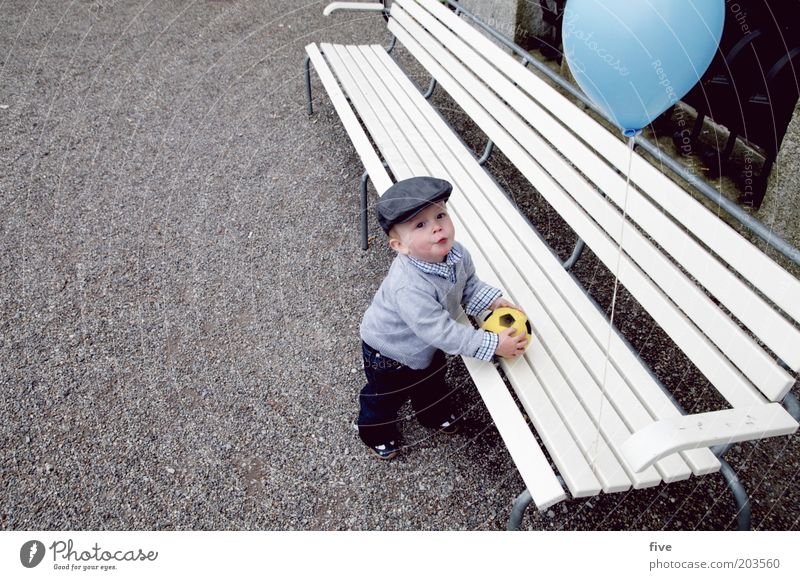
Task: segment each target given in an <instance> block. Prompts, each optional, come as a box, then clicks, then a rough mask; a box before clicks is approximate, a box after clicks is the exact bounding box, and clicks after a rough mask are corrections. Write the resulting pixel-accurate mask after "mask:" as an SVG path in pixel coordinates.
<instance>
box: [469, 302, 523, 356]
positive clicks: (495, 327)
mask: <svg viewBox="0 0 800 580" xmlns="http://www.w3.org/2000/svg"><path fill="white" fill-rule="evenodd" d="M480 325H481V328H483V329H484V330H488V331H489V332H495V333H497V334H500V333H501V332H503V331H504V330H507V329H508V328H515V329H516V330H517V334H516V335H515V336H518V335H519V333H520V332H522V333H524V334H525V335H526V336H527V338H528V345H527V346H526V347H525V348H526V349H527V348H528V347H529V346H530V345H531V323H530V322H528V317H527V316H525V314H524V313H522V312H520V311H519V310H517V309H516V308H508V307H506V306H503V307H501V308H498V309H497V310H493V311H491V312H489V313H488V314H485V315H484V317H483V319H482V320H481V321H480Z"/></svg>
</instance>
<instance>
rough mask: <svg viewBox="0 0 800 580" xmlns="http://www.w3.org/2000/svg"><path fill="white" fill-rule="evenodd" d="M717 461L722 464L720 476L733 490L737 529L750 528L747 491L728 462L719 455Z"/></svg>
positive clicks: (744, 530)
mask: <svg viewBox="0 0 800 580" xmlns="http://www.w3.org/2000/svg"><path fill="white" fill-rule="evenodd" d="M719 461H720V463H721V464H722V477H724V478H725V483H727V484H728V487H729V488H730V490H731V491H732V492H733V497H734V498H735V499H736V507H737V508H738V509H737V514H738V516H737V517H738V519H739V531H743V532H746V531H748V530H750V514H751V510H750V498H749V497H747V492H746V491H745V490H744V486H743V485H742V482H741V481H740V480H739V478H738V476H737V475H736V472H735V471H734V470H733V468H732V467H731V466H730V465H729V464H728V462H727V461H725V460H724V459H722V458H721V457H720V458H719Z"/></svg>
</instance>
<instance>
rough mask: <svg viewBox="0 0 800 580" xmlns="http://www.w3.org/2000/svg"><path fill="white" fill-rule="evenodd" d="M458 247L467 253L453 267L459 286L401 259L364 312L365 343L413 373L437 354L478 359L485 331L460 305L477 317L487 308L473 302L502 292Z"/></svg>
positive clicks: (399, 257) (393, 264)
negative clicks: (473, 323)
mask: <svg viewBox="0 0 800 580" xmlns="http://www.w3.org/2000/svg"><path fill="white" fill-rule="evenodd" d="M454 248H456V249H457V250H458V251H459V252H460V253H461V254H462V259H461V260H460V261H459V262H457V263H456V264H455V265H454V268H455V283H453V282H452V281H451V280H448V279H445V278H441V277H439V276H437V275H435V274H428V273H425V272H423V271H422V270H420V269H419V268H418V267H417V266H415V265H414V264H413V263H412V262H411V260H410V259H409V258H408V257H407V256H405V255H402V254H398V255H397V257H396V258H395V259H394V262H392V265H391V268H389V273H388V274H387V276H386V278H385V279H384V280H383V282H382V283H381V286H380V288H378V292H377V293H376V294H375V298H373V300H372V304H371V305H370V306H369V308H368V309H367V311H366V312H365V313H364V318H363V320H362V321H361V338H362V340H363V341H364V342H366V343H367V344H368V345H370V346H371V347H372V348H374V349H376V350H378V351H379V352H380V353H381V354H382V355H384V356H387V357H389V358H393V359H394V360H396V361H398V362H400V363H402V364H404V365H406V366H408V367H410V368H412V369H424V368H426V367H427V366H429V365H430V363H431V360H432V359H433V355H434V353H435V352H436V350H437V349H439V350H443V351H444V352H446V353H448V354H461V355H466V356H475V353H476V352H477V351H478V349H479V348H480V347H481V344H482V343H483V342H484V335H485V334H486V332H485V331H484V330H476V329H474V328H473V327H472V326H471V325H470V324H469V321H468V320H466V317H465V316H464V311H463V310H462V309H461V308H460V306H461V305H462V304H464V305H466V306H467V308H466V310H467V314H470V315H475V314H478V313H479V312H481V311H482V310H484V309H485V308H486V307H487V306H488V303H487V304H484V303H482V302H486V300H485V299H483V298H481V299H479V300H473V298H478V297H486V296H489V297H490V298H491V299H492V300H493V299H494V297H496V296H498V295H499V294H500V291H499V290H496V289H494V288H492V287H491V286H489V285H488V284H486V283H484V282H481V280H480V279H478V277H477V276H476V275H475V266H474V265H473V263H472V258H471V256H470V255H469V252H467V250H466V249H465V248H464V247H463V246H461V245H460V244H458V243H457V242H456V243H455V244H454ZM487 289H489V292H487V291H486V290H487ZM491 290H494V293H492V292H491ZM489 301H491V300H489Z"/></svg>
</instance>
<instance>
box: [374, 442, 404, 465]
mask: <svg viewBox="0 0 800 580" xmlns="http://www.w3.org/2000/svg"><path fill="white" fill-rule="evenodd" d="M370 450H371V451H372V452H373V453H374V454H375V455H377V456H378V458H379V459H383V460H385V461H388V460H389V459H394V458H395V456H396V455H397V452H398V451H399V448H398V447H397V445H396V444H395V442H394V441H389V442H388V443H381V444H380V445H372V446H371V447H370Z"/></svg>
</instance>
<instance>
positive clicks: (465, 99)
mask: <svg viewBox="0 0 800 580" xmlns="http://www.w3.org/2000/svg"><path fill="white" fill-rule="evenodd" d="M399 14H402V12H399V11H398V16H399ZM398 20H399V18H393V19H392V20H390V28H391V29H392V32H393V33H394V34H395V35H396V36H397V37H398V39H399V40H401V42H403V44H404V45H405V46H406V47H407V48H409V50H411V51H412V52H413V53H415V56H416V58H417V59H418V60H419V62H420V63H421V64H422V65H423V66H425V67H426V68H427V69H428V71H429V72H430V73H431V74H432V75H433V76H434V78H436V79H437V81H438V82H439V83H440V84H441V85H442V86H443V87H444V88H445V89H446V90H447V91H448V92H449V93H450V94H452V95H454V98H455V99H456V101H457V102H458V103H459V105H460V106H461V107H462V108H463V109H464V110H465V111H466V112H467V113H468V114H469V115H470V117H471V118H472V119H473V120H474V121H475V122H476V123H477V124H478V125H479V126H480V127H481V129H482V130H483V131H484V132H485V133H486V134H487V135H489V136H490V137H491V138H492V139H493V140H494V142H495V144H496V145H497V146H498V147H499V148H500V149H501V150H502V151H503V152H504V153H505V154H506V156H507V157H508V158H509V159H510V160H511V161H512V162H513V163H514V164H515V165H516V167H517V168H518V169H519V170H520V171H521V172H522V173H523V174H524V175H525V176H526V177H527V178H528V179H529V180H530V181H531V182H532V183H534V184H535V185H536V186H537V189H538V190H539V191H540V192H541V193H542V194H543V195H544V196H545V197H546V198H547V199H548V201H549V202H550V203H551V205H553V207H554V208H556V210H557V211H558V213H559V214H560V215H561V216H562V217H564V219H566V220H567V222H568V223H570V225H571V226H572V227H573V229H575V231H576V232H577V233H578V235H579V236H580V237H581V238H582V239H584V240H585V241H586V242H587V243H588V244H589V245H590V246H591V247H592V249H593V250H594V252H595V254H596V255H598V257H599V258H600V259H601V260H603V261H604V262H605V263H606V265H607V266H609V267H610V268H611V269H612V270H613V269H614V267H615V264H616V260H617V255H618V252H617V247H616V245H615V244H614V243H613V242H612V240H611V239H609V238H608V236H606V234H605V232H602V231H601V230H599V229H598V228H597V226H596V225H595V224H594V222H593V220H592V219H591V218H590V216H589V215H587V214H586V213H585V212H584V211H583V210H582V209H581V208H580V207H579V206H578V205H577V203H576V202H575V201H574V200H573V199H572V198H570V197H568V196H565V195H564V192H563V190H562V189H561V187H560V185H559V184H558V183H556V182H555V181H554V180H553V178H552V177H551V176H550V175H549V174H547V173H546V172H545V171H543V170H542V168H541V167H540V166H539V164H538V163H536V162H535V161H534V160H533V159H531V158H530V156H529V155H528V153H527V152H525V151H524V149H523V148H522V147H521V146H520V145H519V143H518V142H517V141H516V140H514V139H513V138H512V137H511V136H510V135H509V134H508V133H507V132H506V131H505V129H504V128H502V127H501V126H499V125H498V124H497V122H496V121H495V120H494V119H493V118H492V116H491V115H489V114H488V113H487V112H486V110H485V109H484V108H483V107H482V106H481V105H480V104H478V103H477V102H476V101H475V100H474V99H473V98H472V96H471V95H470V94H468V92H467V91H465V90H464V89H463V88H462V87H461V85H460V83H459V82H458V81H456V80H455V79H454V78H453V76H451V74H450V73H448V72H446V71H445V70H444V69H443V68H442V67H441V65H440V64H439V63H438V62H436V61H435V60H434V59H433V57H431V56H430V55H429V54H428V53H427V51H424V50H422V47H421V46H420V44H418V43H417V42H416V40H415V39H413V38H412V37H411V36H410V35H409V33H408V32H406V31H405V29H403V28H401V27H400V26H399V25H398V24H397V22H398ZM412 26H417V25H412ZM428 40H429V39H428ZM429 44H430V42H429ZM431 48H433V49H434V50H436V48H435V47H431ZM448 64H451V63H448ZM455 68H456V69H458V67H457V66H456V67H455ZM460 72H461V74H460V75H459V78H460V80H464V79H463V78H461V75H463V76H465V77H467V76H469V75H470V73H468V72H467V71H465V70H463V67H461V71H460ZM498 106H501V105H500V104H499V103H498ZM494 112H495V114H501V113H502V112H501V111H500V112H498V111H494ZM620 262H621V263H620V267H619V279H620V281H621V283H623V284H624V285H625V286H626V288H628V290H629V291H631V293H632V294H633V295H634V296H636V298H637V299H638V300H639V302H640V303H642V305H643V306H644V307H645V308H646V309H647V310H648V312H649V313H650V314H651V315H652V316H653V318H654V319H655V320H656V321H657V322H659V324H660V325H661V327H662V328H663V329H664V331H665V332H667V334H669V335H670V337H671V338H672V339H673V340H674V341H675V342H676V344H678V345H680V346H681V347H682V349H683V350H684V352H686V354H687V355H688V356H689V357H690V358H691V359H692V360H693V362H694V363H695V364H696V365H697V366H698V367H699V368H700V369H701V370H703V372H704V374H705V375H706V376H707V377H708V378H709V380H710V381H711V382H712V384H714V385H715V386H716V387H717V389H718V390H719V391H720V393H721V394H722V395H723V396H724V397H725V398H726V399H727V400H728V401H729V402H730V403H731V404H732V405H733V406H749V405H753V404H758V403H761V402H763V398H762V396H761V394H760V393H759V392H758V390H757V389H756V388H755V387H753V385H751V384H750V383H749V382H748V381H747V380H746V379H745V378H744V377H743V376H742V375H741V373H740V372H739V371H738V370H737V369H736V368H735V367H734V366H733V365H732V364H731V363H730V362H729V361H727V360H726V359H723V358H722V357H721V356H720V352H719V351H718V350H717V349H716V347H715V346H714V345H713V344H711V342H710V341H709V340H708V339H707V338H706V337H705V336H704V334H703V333H702V332H701V331H700V330H699V329H698V328H697V327H696V326H695V325H694V324H693V323H692V321H691V320H690V319H689V318H688V317H686V315H685V314H683V313H682V312H681V311H680V310H679V309H678V308H677V307H676V306H675V305H674V304H673V303H672V301H671V300H670V299H669V298H668V296H667V295H666V294H664V293H663V292H662V291H661V290H660V289H659V288H658V287H657V286H656V285H655V284H654V283H653V282H652V281H651V280H650V279H649V277H647V276H646V274H644V272H642V271H641V269H640V268H639V267H638V266H637V265H636V264H634V263H633V262H632V260H630V258H628V256H626V255H625V254H623V255H622V256H621V257H620Z"/></svg>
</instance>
